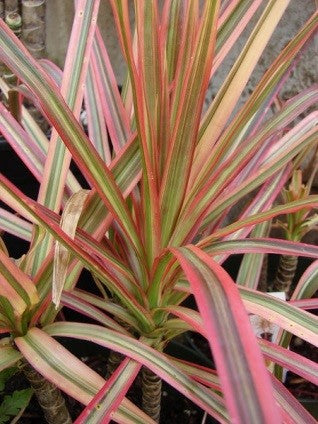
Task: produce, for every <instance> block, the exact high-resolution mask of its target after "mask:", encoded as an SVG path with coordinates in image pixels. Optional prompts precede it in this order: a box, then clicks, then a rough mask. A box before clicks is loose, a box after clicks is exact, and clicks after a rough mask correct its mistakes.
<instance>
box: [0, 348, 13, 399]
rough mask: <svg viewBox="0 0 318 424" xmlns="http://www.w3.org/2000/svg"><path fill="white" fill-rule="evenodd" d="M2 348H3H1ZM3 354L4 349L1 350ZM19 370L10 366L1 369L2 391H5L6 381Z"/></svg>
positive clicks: (0, 383) (0, 387)
mask: <svg viewBox="0 0 318 424" xmlns="http://www.w3.org/2000/svg"><path fill="white" fill-rule="evenodd" d="M0 349H1V348H0ZM0 352H1V354H2V349H1V350H0ZM16 372H17V368H15V367H10V368H5V369H3V370H2V371H0V393H1V392H3V391H4V388H5V385H6V382H7V381H8V380H9V378H11V377H12V376H13V375H14V374H15V373H16Z"/></svg>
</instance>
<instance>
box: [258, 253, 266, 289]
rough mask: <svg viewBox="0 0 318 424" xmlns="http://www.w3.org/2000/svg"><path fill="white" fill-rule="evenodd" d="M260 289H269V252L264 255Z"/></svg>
mask: <svg viewBox="0 0 318 424" xmlns="http://www.w3.org/2000/svg"><path fill="white" fill-rule="evenodd" d="M258 290H260V291H262V292H267V291H268V254H265V255H264V259H263V263H262V269H261V274H260V276H259V282H258Z"/></svg>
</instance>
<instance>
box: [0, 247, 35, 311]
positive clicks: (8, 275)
mask: <svg viewBox="0 0 318 424" xmlns="http://www.w3.org/2000/svg"><path fill="white" fill-rule="evenodd" d="M0 278H1V286H0V293H1V294H2V295H5V293H3V291H2V290H4V291H6V290H9V287H11V289H12V296H13V297H11V295H9V293H8V299H9V300H10V301H11V302H12V306H13V307H14V308H15V307H17V312H19V313H21V312H23V310H24V308H22V304H25V305H28V306H31V307H32V306H34V305H36V303H37V302H38V301H39V298H38V294H37V290H36V287H35V285H34V283H33V281H32V280H31V279H30V277H28V275H26V274H25V273H24V272H23V271H21V269H20V268H18V267H17V266H16V265H15V264H14V262H13V261H12V260H11V259H10V258H9V257H8V256H7V255H6V254H5V253H4V252H3V251H2V250H1V249H0ZM13 293H15V294H13ZM15 302H17V303H16V304H15ZM18 305H20V306H21V308H22V309H21V308H20V307H18Z"/></svg>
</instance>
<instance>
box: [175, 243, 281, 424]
mask: <svg viewBox="0 0 318 424" xmlns="http://www.w3.org/2000/svg"><path fill="white" fill-rule="evenodd" d="M171 250H172V252H173V253H174V254H175V256H176V257H177V259H178V261H179V262H180V264H181V266H182V269H183V271H184V272H185V275H186V277H187V278H188V280H189V283H190V285H191V289H192V292H193V294H194V296H195V298H196V302H197V304H198V308H199V311H200V314H201V316H202V319H203V323H204V326H205V327H206V331H207V338H208V341H209V343H210V347H211V349H212V351H213V356H214V360H215V363H216V367H217V371H218V374H219V377H220V381H221V386H222V389H223V391H224V396H225V401H226V404H227V407H228V409H229V412H230V415H231V419H232V420H233V421H235V422H238V423H242V424H243V423H249V422H250V423H253V422H280V415H279V412H278V410H277V408H276V405H275V402H274V399H273V389H272V386H271V382H270V379H269V377H268V374H267V371H266V367H265V364H264V360H263V358H262V355H261V352H260V349H259V347H258V346H257V341H256V338H255V336H254V334H253V331H252V329H251V326H250V322H249V319H248V316H247V314H246V311H245V308H244V306H243V303H242V301H241V298H240V295H239V292H238V289H237V286H236V285H235V283H234V282H233V281H232V279H231V278H230V276H229V275H228V274H227V273H226V272H225V271H224V270H223V268H221V267H220V266H219V265H218V264H217V263H216V262H215V261H214V260H213V259H211V257H209V256H208V255H207V254H206V253H205V252H203V251H201V250H200V249H198V248H197V247H194V246H189V247H182V248H178V249H171Z"/></svg>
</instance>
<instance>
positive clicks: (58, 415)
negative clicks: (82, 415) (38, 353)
mask: <svg viewBox="0 0 318 424" xmlns="http://www.w3.org/2000/svg"><path fill="white" fill-rule="evenodd" d="M23 372H24V375H25V376H26V378H27V379H28V381H29V383H30V384H31V386H32V387H33V390H34V392H35V395H36V397H37V399H38V402H39V404H40V406H41V408H42V409H43V412H44V416H45V419H46V421H47V422H48V423H49V424H71V423H72V419H71V417H70V414H69V412H68V410H67V408H66V405H65V400H64V398H63V396H62V394H61V392H60V390H59V389H58V388H57V387H56V386H55V385H54V384H52V383H50V382H49V381H48V380H46V379H45V378H44V377H43V376H42V375H41V374H40V373H38V372H37V371H36V370H35V369H34V368H33V367H32V366H31V365H30V364H29V363H27V362H25V363H24V364H23Z"/></svg>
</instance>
